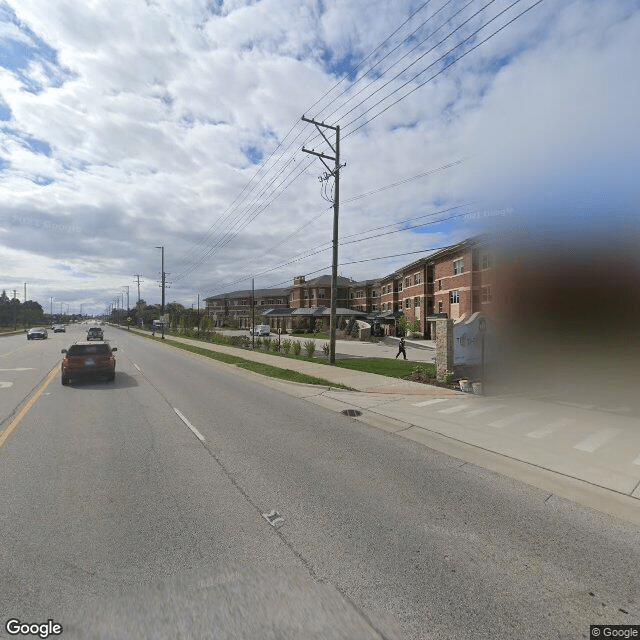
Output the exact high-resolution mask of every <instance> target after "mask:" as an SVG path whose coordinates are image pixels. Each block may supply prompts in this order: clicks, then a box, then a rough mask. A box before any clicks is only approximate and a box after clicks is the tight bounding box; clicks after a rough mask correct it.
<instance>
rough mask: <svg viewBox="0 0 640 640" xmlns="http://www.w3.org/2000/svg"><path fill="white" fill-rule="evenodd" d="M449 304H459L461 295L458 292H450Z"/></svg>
mask: <svg viewBox="0 0 640 640" xmlns="http://www.w3.org/2000/svg"><path fill="white" fill-rule="evenodd" d="M449 302H450V303H451V304H458V303H459V302H460V294H459V293H458V291H450V292H449Z"/></svg>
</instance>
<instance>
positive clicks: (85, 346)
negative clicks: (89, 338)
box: [61, 342, 118, 385]
mask: <svg viewBox="0 0 640 640" xmlns="http://www.w3.org/2000/svg"><path fill="white" fill-rule="evenodd" d="M117 350H118V348H117V347H111V346H110V345H109V343H108V342H76V343H75V344H72V345H71V346H70V347H69V348H68V349H62V353H64V354H65V356H64V358H63V359H62V366H61V374H62V384H64V385H67V384H69V380H71V379H72V378H86V377H90V376H91V377H92V376H105V377H106V378H107V380H109V381H113V380H115V377H116V359H115V356H114V355H113V352H114V351H117Z"/></svg>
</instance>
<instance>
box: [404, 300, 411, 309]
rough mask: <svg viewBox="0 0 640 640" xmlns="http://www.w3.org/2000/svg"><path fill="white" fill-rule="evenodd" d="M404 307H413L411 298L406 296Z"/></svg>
mask: <svg viewBox="0 0 640 640" xmlns="http://www.w3.org/2000/svg"><path fill="white" fill-rule="evenodd" d="M404 308H405V309H410V308H411V298H406V299H405V301H404Z"/></svg>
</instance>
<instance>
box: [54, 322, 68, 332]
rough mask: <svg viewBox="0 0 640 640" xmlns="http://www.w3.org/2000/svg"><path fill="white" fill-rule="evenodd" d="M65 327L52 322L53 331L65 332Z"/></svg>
mask: <svg viewBox="0 0 640 640" xmlns="http://www.w3.org/2000/svg"><path fill="white" fill-rule="evenodd" d="M66 331H67V330H66V329H65V328H64V325H63V324H54V325H53V333H66Z"/></svg>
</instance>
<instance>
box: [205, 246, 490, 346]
mask: <svg viewBox="0 0 640 640" xmlns="http://www.w3.org/2000/svg"><path fill="white" fill-rule="evenodd" d="M495 290H496V271H495V267H494V254H493V251H492V249H491V246H490V244H489V243H488V241H487V239H486V238H483V237H476V238H469V239H467V240H463V241H462V242H460V243H458V244H455V245H452V246H450V247H447V248H445V249H442V250H440V251H437V252H436V253H433V254H431V255H429V256H425V257H423V258H420V259H419V260H416V261H414V262H412V263H410V264H408V265H406V266H404V267H402V268H400V269H398V270H397V271H395V272H394V273H391V274H388V275H386V276H384V277H382V278H378V279H374V280H363V281H355V280H352V279H350V278H344V277H339V278H338V299H337V305H336V306H337V307H338V308H339V309H340V315H341V316H343V317H344V316H347V315H348V311H349V310H350V311H353V316H356V315H357V316H359V317H362V316H363V315H366V317H367V318H368V319H369V320H370V321H372V322H375V323H377V324H379V325H380V326H381V327H382V328H383V331H384V332H385V333H390V334H395V333H396V323H397V320H398V318H399V317H401V316H403V315H404V316H405V317H406V318H407V320H409V321H410V322H411V321H414V320H418V322H419V324H420V333H421V334H422V335H423V336H424V337H426V338H430V337H432V336H434V335H435V319H436V317H445V316H446V317H448V318H452V319H453V320H457V319H459V318H461V317H463V316H466V317H468V316H470V315H471V314H473V313H475V312H476V311H482V312H484V313H486V314H487V315H492V313H493V308H494V295H495ZM254 295H255V306H256V315H261V314H262V312H268V313H266V316H265V320H267V321H269V322H270V323H271V324H272V325H273V326H274V327H276V326H278V327H282V328H286V329H287V330H291V329H292V328H296V327H306V328H308V327H310V326H312V325H313V326H314V327H316V328H323V329H328V326H329V320H328V311H327V310H328V309H329V307H330V306H331V276H329V275H323V276H319V277H317V278H313V279H311V280H307V279H306V278H305V276H296V277H295V278H294V281H293V286H292V287H290V288H283V289H260V290H256V291H255V294H254ZM206 305H207V310H208V313H209V316H210V317H212V318H214V319H215V322H216V325H217V326H221V325H222V324H223V323H229V321H235V322H237V325H238V326H240V327H241V328H247V327H248V326H249V325H250V323H251V290H248V291H247V290H245V291H237V292H234V293H228V294H222V295H219V296H213V297H210V298H207V299H206Z"/></svg>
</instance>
